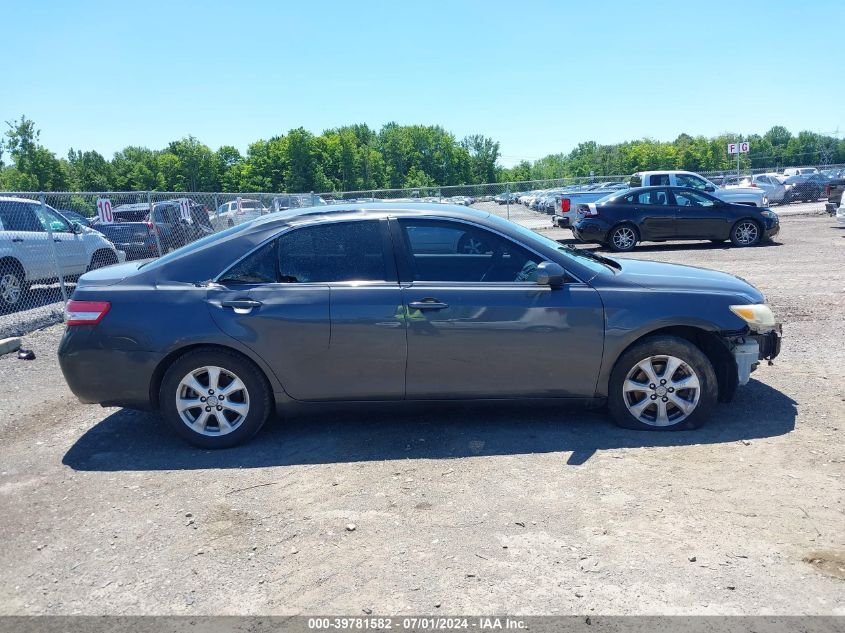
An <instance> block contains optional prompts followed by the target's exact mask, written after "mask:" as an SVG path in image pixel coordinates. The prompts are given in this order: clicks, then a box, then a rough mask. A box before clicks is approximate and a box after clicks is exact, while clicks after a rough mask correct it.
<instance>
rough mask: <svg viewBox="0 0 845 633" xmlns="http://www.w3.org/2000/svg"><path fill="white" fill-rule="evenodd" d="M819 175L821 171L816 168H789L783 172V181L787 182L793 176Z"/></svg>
mask: <svg viewBox="0 0 845 633" xmlns="http://www.w3.org/2000/svg"><path fill="white" fill-rule="evenodd" d="M818 173H819V170H818V169H816V168H815V167H787V168H786V169H784V170H783V179H784V180H786V179H787V178H789V177H791V176H812V175H813V174H818Z"/></svg>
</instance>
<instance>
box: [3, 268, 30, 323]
mask: <svg viewBox="0 0 845 633" xmlns="http://www.w3.org/2000/svg"><path fill="white" fill-rule="evenodd" d="M28 294H29V284H28V283H27V281H26V275H25V274H24V272H23V268H21V266H20V264H18V263H17V262H15V261H12V262H3V263H2V264H0V313H2V312H15V311H17V310H22V309H23V307H24V304H25V303H26V298H27V296H28Z"/></svg>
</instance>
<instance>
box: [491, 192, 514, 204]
mask: <svg viewBox="0 0 845 633" xmlns="http://www.w3.org/2000/svg"><path fill="white" fill-rule="evenodd" d="M493 202H495V203H496V204H516V203H517V195H516V194H515V193H508V192H505V193H500V194H499V195H498V196H495V197H494V198H493Z"/></svg>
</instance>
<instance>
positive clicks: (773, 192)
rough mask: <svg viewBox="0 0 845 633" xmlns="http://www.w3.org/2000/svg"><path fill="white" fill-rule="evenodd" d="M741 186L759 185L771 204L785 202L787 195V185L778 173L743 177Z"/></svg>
mask: <svg viewBox="0 0 845 633" xmlns="http://www.w3.org/2000/svg"><path fill="white" fill-rule="evenodd" d="M739 186H740V187H759V188H760V189H762V190H763V191H764V192H765V194H766V197H767V198H768V200H769V203H770V204H771V203H774V202H783V199H784V197H786V187H785V186H784V184H783V183H782V182H781V181H780V179H779V178H778V175H777V174H754V175H753V176H748V177H746V178H743V179H742V180H741V181H740V182H739ZM730 188H731V185H728V189H730Z"/></svg>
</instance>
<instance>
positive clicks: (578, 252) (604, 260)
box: [560, 244, 622, 270]
mask: <svg viewBox="0 0 845 633" xmlns="http://www.w3.org/2000/svg"><path fill="white" fill-rule="evenodd" d="M560 249H561V250H565V251H567V252H569V253H571V254H572V255H575V256H576V257H585V258H587V259H592V260H593V261H597V262H599V263H600V264H604V265H605V266H607V267H608V268H613V269H614V270H622V265H621V264H620V263H619V262H617V261H616V260H614V259H610V258H609V257H605V256H604V255H598V254H596V253H594V252H593V251H588V250H585V249H581V248H577V247H575V246H572V245H571V244H566V245H564V246H561V247H560Z"/></svg>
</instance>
